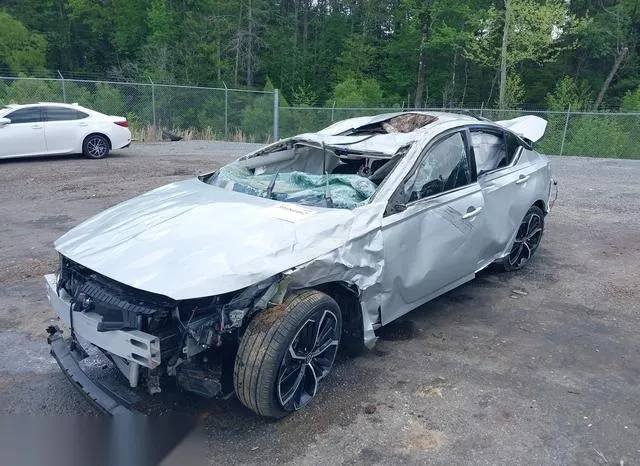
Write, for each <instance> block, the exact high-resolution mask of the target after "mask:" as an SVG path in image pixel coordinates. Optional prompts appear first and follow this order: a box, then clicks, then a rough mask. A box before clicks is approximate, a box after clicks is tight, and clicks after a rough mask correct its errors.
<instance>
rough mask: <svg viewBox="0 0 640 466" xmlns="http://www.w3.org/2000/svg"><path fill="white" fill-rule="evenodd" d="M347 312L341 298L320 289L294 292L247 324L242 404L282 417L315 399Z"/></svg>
mask: <svg viewBox="0 0 640 466" xmlns="http://www.w3.org/2000/svg"><path fill="white" fill-rule="evenodd" d="M341 331H342V316H341V313H340V308H339V306H338V304H337V303H336V302H335V301H334V300H333V299H332V298H330V297H329V296H327V295H326V294H324V293H321V292H319V291H315V290H307V291H301V292H295V293H292V294H291V295H289V296H288V297H287V298H286V299H285V301H284V302H283V303H282V305H279V306H274V307H272V308H269V309H266V310H264V311H263V312H261V313H260V314H258V315H257V316H256V317H255V318H254V319H253V320H252V321H251V323H250V324H249V325H248V327H247V330H246V332H245V334H244V337H243V339H242V342H241V343H240V348H239V349H238V355H237V357H236V363H235V368H234V374H233V379H234V386H235V390H236V394H237V396H238V398H239V399H240V401H241V402H242V404H244V405H245V406H246V407H247V408H249V409H251V410H252V411H254V412H255V413H257V414H259V415H261V416H267V417H273V418H281V417H284V416H286V415H287V414H289V413H291V412H293V411H297V410H298V409H300V408H303V407H304V406H306V405H307V404H309V403H310V402H311V400H313V398H314V397H315V395H316V393H317V392H318V389H319V388H320V386H321V383H322V381H323V379H324V378H325V377H326V376H327V375H328V374H329V373H330V372H331V368H332V366H333V361H334V359H335V356H336V352H337V350H338V343H339V340H340V333H341Z"/></svg>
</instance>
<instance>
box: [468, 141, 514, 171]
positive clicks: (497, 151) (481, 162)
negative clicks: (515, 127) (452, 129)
mask: <svg viewBox="0 0 640 466" xmlns="http://www.w3.org/2000/svg"><path fill="white" fill-rule="evenodd" d="M471 146H472V147H473V153H474V156H475V160H476V170H477V172H478V174H482V173H486V172H490V171H492V170H497V169H499V168H504V167H508V166H509V165H511V163H512V162H513V159H514V158H515V156H516V155H517V153H518V148H519V147H520V142H519V141H518V138H517V137H515V136H514V135H513V134H511V133H501V132H492V131H482V130H472V131H471Z"/></svg>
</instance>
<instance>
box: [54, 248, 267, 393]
mask: <svg viewBox="0 0 640 466" xmlns="http://www.w3.org/2000/svg"><path fill="white" fill-rule="evenodd" d="M57 287H58V290H57V292H58V294H60V293H63V295H66V296H67V297H68V299H69V301H70V303H71V304H70V308H71V309H70V312H69V315H70V317H71V319H72V320H71V322H70V324H71V327H72V328H73V327H74V321H73V319H74V316H75V319H76V320H77V319H78V316H79V315H97V316H99V318H98V320H99V322H98V325H97V331H98V332H102V333H103V334H104V335H105V336H106V335H109V336H113V335H114V333H115V334H118V333H121V334H123V335H129V336H130V337H131V338H129V337H127V338H125V339H124V340H122V341H116V339H115V338H113V337H112V340H113V341H112V343H111V345H118V347H117V348H116V347H114V346H110V347H108V348H107V349H105V348H104V347H101V346H98V345H96V347H97V348H98V349H99V350H100V351H101V352H102V353H103V354H104V355H105V356H106V357H107V358H108V359H110V360H111V361H112V362H113V363H114V365H115V366H116V367H117V368H118V369H119V370H120V371H121V372H122V373H123V374H124V376H125V377H126V378H127V379H128V381H129V386H130V387H131V388H136V387H138V386H139V385H142V386H144V387H146V389H147V390H148V392H149V393H150V394H153V393H158V392H160V391H161V383H162V379H165V378H166V377H167V376H169V377H175V382H176V384H177V385H178V386H179V387H180V388H182V389H184V390H187V391H191V392H195V393H197V394H199V395H201V396H205V397H214V396H219V395H223V394H226V393H230V392H232V391H233V382H232V371H233V363H234V357H235V352H236V350H237V346H238V341H239V339H240V337H241V330H242V327H243V324H244V323H245V322H246V321H247V319H248V318H249V317H250V316H251V315H252V314H253V313H254V312H256V311H258V310H260V309H264V308H265V307H266V306H267V305H268V301H269V299H277V296H276V295H277V294H278V291H279V280H278V279H276V278H274V279H273V280H270V281H269V282H267V283H262V284H259V285H255V286H251V287H248V288H245V289H244V290H240V291H238V292H233V293H227V294H225V295H222V296H216V297H213V298H203V299H190V300H182V301H177V300H173V299H170V298H167V297H165V296H161V295H157V294H154V293H149V292H145V291H141V290H137V289H134V288H131V287H128V286H126V285H122V284H120V283H118V282H115V281H113V280H111V279H109V278H107V277H104V276H102V275H100V274H97V273H95V272H93V271H91V270H89V269H87V268H86V267H83V266H81V265H79V264H77V263H75V262H73V261H71V260H69V259H67V258H65V257H62V256H61V260H60V269H59V275H58V281H57ZM76 324H78V322H76ZM118 330H121V331H123V332H114V331H118ZM145 336H147V338H145ZM73 338H74V342H75V344H76V347H77V348H76V349H77V350H78V351H79V352H80V353H81V354H82V353H84V356H86V352H84V349H83V348H82V346H83V345H84V346H86V345H87V343H89V342H84V341H81V340H80V341H78V340H75V339H76V335H73ZM150 341H152V343H151V344H149V342H150ZM91 343H94V342H91ZM147 344H148V345H149V346H150V347H152V348H153V349H152V350H151V353H150V357H149V358H145V357H144V356H141V353H140V352H137V351H135V349H136V347H138V348H142V346H144V345H147ZM127 345H132V346H131V348H127ZM131 350H132V351H131ZM154 350H155V351H157V352H158V353H157V354H154V353H153V351H154ZM112 351H113V352H112ZM118 354H120V355H118ZM125 356H126V357H125Z"/></svg>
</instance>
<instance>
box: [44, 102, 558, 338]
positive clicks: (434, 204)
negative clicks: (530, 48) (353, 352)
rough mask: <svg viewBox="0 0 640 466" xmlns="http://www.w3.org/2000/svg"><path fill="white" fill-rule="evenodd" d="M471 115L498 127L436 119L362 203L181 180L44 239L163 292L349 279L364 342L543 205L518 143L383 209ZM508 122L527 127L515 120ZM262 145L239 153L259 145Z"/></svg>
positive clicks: (530, 156) (443, 286) (490, 253)
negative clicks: (313, 200)
mask: <svg viewBox="0 0 640 466" xmlns="http://www.w3.org/2000/svg"><path fill="white" fill-rule="evenodd" d="M394 115H396V114H390V115H385V116H384V118H382V117H376V118H382V120H380V119H378V120H377V121H383V120H384V119H386V118H390V117H393V116H394ZM445 115H446V114H445ZM454 117H458V118H454ZM356 120H359V121H358V124H370V123H371V119H366V118H365V119H356ZM530 121H533V125H534V126H536V125H538V122H537V121H535V120H530ZM474 122H475V123H482V124H483V125H489V126H494V127H506V126H508V125H507V124H505V122H502V123H503V124H502V126H498V125H495V124H493V123H489V122H487V123H485V122H478V121H477V120H474V119H472V118H471V117H466V116H464V115H462V116H460V115H458V116H451V115H446V116H442V117H439V119H438V121H436V122H433V123H431V124H429V125H427V126H425V127H424V128H422V129H421V130H419V131H415V132H413V133H411V139H412V140H413V141H414V143H413V145H412V146H411V148H410V149H409V150H408V152H407V153H406V154H405V155H404V156H403V157H402V158H401V159H400V161H399V162H398V164H397V165H396V167H395V168H394V169H393V171H391V173H390V174H389V175H388V176H387V177H386V179H385V180H384V181H383V182H382V183H381V184H380V185H379V187H378V190H377V191H376V192H375V194H374V195H373V196H372V197H371V198H370V199H369V201H368V202H367V203H366V204H364V205H361V206H359V207H356V208H355V209H353V210H345V209H327V208H318V207H307V206H299V205H295V204H288V203H281V202H276V201H273V200H269V199H264V198H260V197H255V196H250V195H246V194H241V193H237V192H232V191H227V190H224V189H221V188H217V187H215V186H211V185H208V184H206V183H204V182H202V181H200V180H198V179H191V180H186V181H182V182H178V183H173V184H170V185H167V186H164V187H161V188H158V189H156V190H153V191H151V192H148V193H146V194H143V195H141V196H138V197H136V198H134V199H131V200H129V201H126V202H124V203H122V204H119V205H116V206H114V207H112V208H110V209H108V210H106V211H104V212H102V213H100V214H98V215H96V216H95V217H93V218H91V219H89V220H87V221H86V222H84V223H82V224H81V225H79V226H77V227H76V228H74V229H73V230H71V231H70V232H68V233H67V234H65V235H64V236H62V237H61V238H60V239H59V240H58V241H56V243H55V246H56V249H57V250H58V251H59V252H60V253H61V254H63V255H64V256H66V257H69V258H70V259H71V260H73V261H75V262H78V263H79V264H81V265H83V266H85V267H88V268H89V269H92V270H94V271H96V272H98V273H100V274H103V275H105V276H107V277H109V278H111V279H113V280H116V281H118V282H121V283H124V284H126V285H129V286H132V287H134V288H138V289H141V290H145V291H150V292H154V293H158V294H162V295H165V296H168V297H170V298H173V299H188V298H197V297H204V296H212V295H217V294H221V293H226V292H230V291H235V290H239V289H242V288H245V287H247V286H250V285H253V284H256V283H259V282H261V281H264V280H267V279H269V278H271V277H273V276H275V275H277V274H284V276H285V277H286V280H288V282H287V286H288V287H289V288H290V289H295V288H304V287H312V286H316V285H319V284H323V283H328V282H343V283H347V284H349V285H353V286H355V287H357V290H358V292H359V298H360V303H361V307H362V314H363V324H364V334H365V342H366V343H367V344H372V343H373V341H374V340H375V335H374V333H373V330H374V329H375V328H377V327H378V326H381V325H384V324H387V323H389V322H391V321H392V320H394V319H396V318H398V317H400V316H401V315H403V314H405V313H406V312H408V311H409V310H411V309H413V308H415V307H417V306H419V305H421V304H423V303H424V302H426V301H428V300H430V299H432V298H434V297H436V296H438V295H439V294H442V293H444V292H446V291H449V290H450V289H453V288H455V287H456V286H458V285H460V284H462V283H464V282H465V281H468V280H470V279H472V278H473V277H474V274H475V272H477V271H478V270H480V269H482V268H484V267H486V266H487V265H488V264H490V263H491V262H493V261H494V260H496V259H499V258H501V257H504V256H505V255H506V254H508V252H509V250H510V248H511V245H512V243H513V240H514V237H515V234H516V231H517V227H518V225H519V224H520V222H521V220H522V218H523V217H524V215H525V213H526V212H527V210H528V209H529V208H530V206H531V205H532V204H534V203H535V202H542V204H543V205H542V206H543V208H544V209H545V210H547V209H548V206H549V196H550V191H551V183H552V179H551V174H550V169H549V162H548V160H547V159H546V157H544V156H542V155H540V154H538V153H537V152H534V151H532V150H528V149H521V150H520V155H519V156H518V158H517V160H516V161H515V162H514V163H513V164H512V165H511V166H509V167H507V168H503V169H498V170H494V171H493V172H488V173H484V174H482V175H481V176H480V177H478V180H477V181H476V182H474V183H472V184H471V185H468V186H465V187H463V188H461V189H457V190H454V191H450V192H446V193H444V194H442V195H439V196H436V197H433V198H425V199H421V200H419V201H417V202H413V203H411V204H409V205H407V206H406V209H405V210H403V211H401V212H398V213H394V214H392V215H387V216H385V210H386V208H387V205H388V203H389V202H390V199H391V197H392V195H393V193H394V192H395V191H396V189H397V187H398V186H399V185H400V183H402V182H403V180H404V179H405V178H406V177H407V175H408V174H409V172H410V171H411V170H412V168H413V167H414V165H415V164H416V163H417V161H418V160H419V158H420V157H421V154H422V153H423V152H424V150H425V147H428V144H429V143H431V142H432V141H434V140H436V139H437V138H438V136H439V135H441V134H442V133H443V132H445V131H448V130H452V129H455V128H459V127H463V126H465V125H469V124H470V123H474ZM518 124H519V128H520V131H523V132H524V133H527V131H526V122H525V123H523V122H522V121H520V122H519V123H518ZM334 126H335V127H330V128H329V129H330V131H329V132H330V133H332V134H334V135H335V134H336V133H339V132H342V131H346V130H348V129H350V128H353V127H354V123H353V122H350V120H348V121H347V122H342V123H341V125H334ZM523 127H524V128H525V129H524V130H523ZM331 128H333V129H331ZM536 128H538V129H536V131H538V130H539V125H538V126H536ZM534 129H535V128H534ZM524 133H523V134H524ZM332 134H326V130H325V132H324V133H323V132H321V133H318V135H317V136H315V139H314V141H315V142H316V143H318V142H320V143H322V141H325V143H326V141H328V140H329V139H327V138H328V137H330V136H331V137H332ZM530 135H532V136H535V134H533V133H530ZM380 136H388V135H376V136H373V137H369V138H367V139H365V140H363V141H361V142H356V143H355V145H357V144H364V145H367V146H368V147H374V145H373V144H375V141H376V140H382V139H385V138H380ZM340 137H341V138H343V139H344V137H343V136H340ZM523 137H524V136H523ZM305 138H306V139H311V138H310V137H308V136H306V135H304V138H303V139H305ZM296 139H297V138H292V139H291V140H294V141H295V140H296ZM386 139H387V140H390V139H392V138H386ZM285 142H286V141H285ZM282 144H283V141H280V142H278V143H276V144H274V146H275V145H282ZM332 144H333V145H336V143H335V139H334V140H333V141H332ZM383 146H384V145H383ZM390 146H391V145H390ZM393 146H394V147H396V146H397V144H393ZM268 147H271V146H268ZM268 147H267V149H266V150H265V149H260V150H258V151H255V152H254V153H252V154H248V155H246V156H244V157H242V158H241V160H246V159H248V158H251V157H253V156H259V155H258V154H260V153H268ZM351 147H353V145H352V146H351ZM379 148H380V147H378V149H379ZM384 150H387V149H383V150H382V151H384ZM469 207H473V208H479V210H478V214H477V215H473V216H472V217H468V216H466V215H465V213H467V212H468V208H469ZM463 216H465V218H462V217H463Z"/></svg>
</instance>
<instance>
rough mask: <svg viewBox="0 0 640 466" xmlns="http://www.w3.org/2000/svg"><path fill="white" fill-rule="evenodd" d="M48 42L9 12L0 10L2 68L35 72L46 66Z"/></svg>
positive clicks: (18, 71)
mask: <svg viewBox="0 0 640 466" xmlns="http://www.w3.org/2000/svg"><path fill="white" fill-rule="evenodd" d="M46 48H47V43H46V41H45V39H44V38H43V37H42V36H41V35H40V34H36V33H34V32H32V31H29V30H28V29H27V28H26V27H24V25H23V24H22V23H21V22H20V21H18V20H17V19H15V18H14V17H13V16H11V15H10V14H9V13H7V12H5V11H3V10H0V68H8V69H9V70H10V71H11V72H13V73H33V72H38V71H41V70H42V69H44V68H45V63H46V60H45V52H46Z"/></svg>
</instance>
